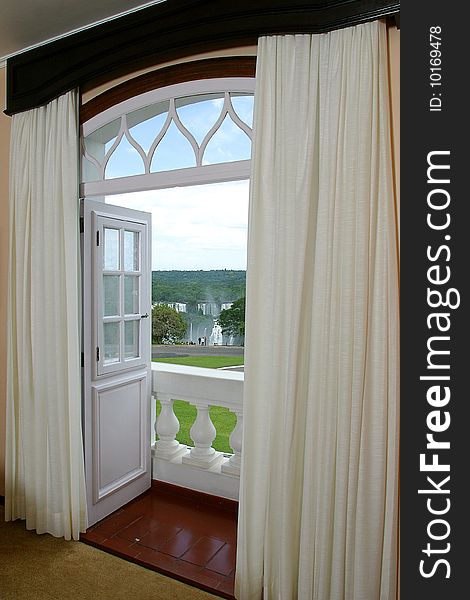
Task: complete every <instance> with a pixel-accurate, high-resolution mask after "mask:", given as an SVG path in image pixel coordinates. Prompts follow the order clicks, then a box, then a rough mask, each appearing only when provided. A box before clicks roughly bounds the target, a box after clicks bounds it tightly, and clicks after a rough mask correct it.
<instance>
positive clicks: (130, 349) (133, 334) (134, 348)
mask: <svg viewBox="0 0 470 600" xmlns="http://www.w3.org/2000/svg"><path fill="white" fill-rule="evenodd" d="M139 324H140V320H139V321H125V322H124V357H125V359H126V360H128V359H130V358H138V356H139Z"/></svg>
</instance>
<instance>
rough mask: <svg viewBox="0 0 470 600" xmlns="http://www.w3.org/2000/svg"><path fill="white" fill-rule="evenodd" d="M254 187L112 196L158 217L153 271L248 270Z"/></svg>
mask: <svg viewBox="0 0 470 600" xmlns="http://www.w3.org/2000/svg"><path fill="white" fill-rule="evenodd" d="M248 188H249V182H248V181H233V182H228V183H213V184H210V185H198V186H191V187H182V188H172V189H168V190H155V191H146V192H136V193H132V194H122V195H116V196H109V197H107V198H106V202H109V203H110V204H115V205H118V206H126V207H128V208H133V209H135V210H142V211H145V212H149V213H151V214H152V270H153V271H159V270H164V271H165V270H183V271H185V270H198V269H203V270H210V269H246V243H247V222H248Z"/></svg>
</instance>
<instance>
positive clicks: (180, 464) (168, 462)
mask: <svg viewBox="0 0 470 600" xmlns="http://www.w3.org/2000/svg"><path fill="white" fill-rule="evenodd" d="M243 379H244V374H243V373H240V372H235V371H230V370H220V369H203V368H198V367H187V366H184V365H172V364H167V363H152V392H153V394H154V395H155V396H156V397H157V398H158V399H159V400H160V402H161V406H162V409H161V412H160V415H159V416H158V418H157V423H156V428H155V429H156V432H157V435H158V441H157V442H156V443H155V444H154V445H153V455H154V459H155V460H156V461H157V462H156V463H154V477H156V478H162V479H165V480H168V481H169V482H170V483H178V484H180V485H181V484H184V483H185V481H186V480H187V481H188V483H187V485H188V487H193V488H196V489H203V491H213V490H214V489H215V491H214V493H219V494H222V495H223V493H224V485H225V486H226V487H227V489H229V490H230V491H229V492H227V494H228V495H232V497H236V496H237V494H238V478H239V476H240V465H241V455H242V443H243V440H242V429H243V405H242V402H243ZM174 399H178V400H184V401H186V402H189V403H190V404H192V405H193V406H195V407H196V410H197V416H196V419H195V421H194V423H193V424H192V427H191V430H190V436H191V439H192V441H193V442H194V447H186V446H184V445H182V444H179V443H178V441H177V440H176V435H177V433H178V430H179V422H178V419H177V417H176V415H175V413H174V411H173V401H174ZM210 406H222V407H225V408H228V409H229V410H230V411H231V412H232V413H233V414H235V415H236V417H237V422H236V425H235V428H234V429H233V431H232V433H231V435H230V446H231V448H232V449H233V451H234V453H233V454H232V455H229V456H227V455H226V454H225V455H224V453H222V452H218V451H217V450H215V449H214V448H213V447H212V444H213V442H214V439H215V437H216V433H217V432H216V429H215V427H214V424H213V423H212V420H211V418H210V414H209V408H210ZM155 469H156V471H157V472H155ZM192 473H194V475H192ZM206 473H207V475H205V474H206ZM217 476H218V478H219V479H218V481H217V483H216V484H214V483H213V482H214V481H215V480H214V477H217ZM204 478H206V479H207V480H209V479H210V481H211V482H212V483H211V484H207V485H206V487H205V488H204V486H203V488H200V485H202V484H203V483H204ZM220 478H222V479H223V480H224V481H226V483H225V484H223V482H222V483H221V479H220ZM231 481H232V482H233V483H230V482H231ZM201 482H202V483H201ZM220 490H222V491H220Z"/></svg>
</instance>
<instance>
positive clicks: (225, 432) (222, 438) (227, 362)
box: [153, 356, 243, 453]
mask: <svg viewBox="0 0 470 600" xmlns="http://www.w3.org/2000/svg"><path fill="white" fill-rule="evenodd" d="M153 360H154V362H165V363H172V364H176V365H189V366H193V367H206V368H210V369H218V368H220V367H233V366H238V365H242V364H243V356H185V357H182V358H157V359H153ZM173 408H174V411H175V415H176V416H177V418H178V421H179V422H180V430H179V432H178V435H177V436H176V439H177V440H178V441H179V442H180V444H186V445H187V446H193V445H194V444H193V442H192V440H191V438H190V436H189V430H190V429H191V426H192V424H193V423H194V421H195V419H196V407H195V406H192V405H191V404H189V402H184V401H183V400H175V401H174V403H173ZM160 410H161V407H160V402H159V401H158V400H157V416H158V415H159V414H160ZM209 414H210V417H211V419H212V422H213V423H214V426H215V428H216V431H217V436H216V438H215V440H214V442H213V444H212V446H213V447H214V448H215V449H216V450H218V451H219V452H230V453H231V452H233V450H232V448H230V444H229V437H230V434H231V433H232V431H233V429H234V427H235V425H236V422H237V417H236V416H235V415H234V414H233V413H231V412H230V411H229V410H228V408H222V407H221V406H211V407H210V408H209Z"/></svg>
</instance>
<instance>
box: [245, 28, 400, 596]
mask: <svg viewBox="0 0 470 600" xmlns="http://www.w3.org/2000/svg"><path fill="white" fill-rule="evenodd" d="M386 52H387V50H386V30H385V25H384V24H383V23H380V22H374V23H370V24H364V25H360V26H357V27H353V28H349V29H344V30H341V31H334V32H331V33H328V34H322V35H313V36H312V35H295V36H293V35H287V36H274V37H264V38H261V39H260V41H259V45H258V63H257V70H256V78H257V83H256V92H255V119H254V121H255V122H254V129H255V138H254V145H253V174H252V181H251V200H250V202H251V208H250V218H249V246H248V255H249V258H248V280H247V316H246V353H245V393H244V431H243V440H244V442H243V443H244V446H243V463H242V478H241V491H240V517H239V527H238V550H237V573H236V597H237V598H239V599H240V600H260V599H261V598H262V594H264V596H263V598H264V600H378V599H381V600H391V599H392V598H395V592H396V552H397V542H396V534H397V420H398V400H397V369H398V365H397V361H398V359H397V352H398V337H397V289H398V277H397V249H396V224H395V212H394V197H393V187H392V173H391V164H392V162H391V148H390V145H391V143H390V132H389V118H390V117H389V106H388V78H387V55H386Z"/></svg>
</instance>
